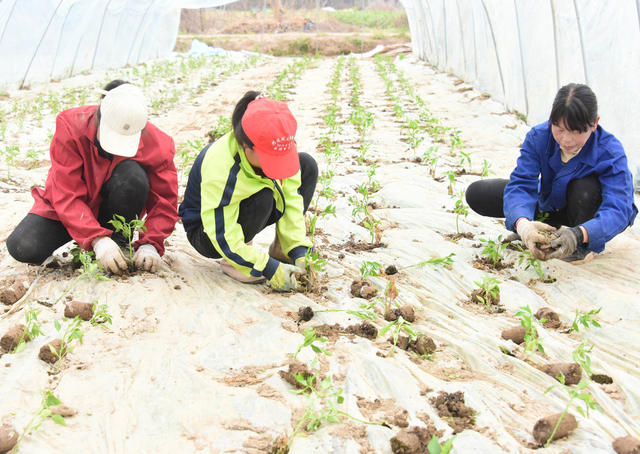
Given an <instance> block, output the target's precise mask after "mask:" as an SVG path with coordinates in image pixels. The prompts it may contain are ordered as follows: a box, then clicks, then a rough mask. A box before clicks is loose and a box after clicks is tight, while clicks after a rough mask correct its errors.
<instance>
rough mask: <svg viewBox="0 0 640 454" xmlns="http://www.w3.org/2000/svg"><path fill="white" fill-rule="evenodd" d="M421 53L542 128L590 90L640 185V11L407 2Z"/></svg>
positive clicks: (574, 4) (554, 2)
mask: <svg viewBox="0 0 640 454" xmlns="http://www.w3.org/2000/svg"><path fill="white" fill-rule="evenodd" d="M402 3H403V5H404V7H405V9H406V11H407V16H408V20H409V27H410V30H411V39H412V42H413V48H414V52H416V53H417V54H418V56H419V57H420V58H422V59H424V60H427V61H429V62H430V63H431V64H433V65H435V66H437V67H438V68H439V69H441V70H443V71H448V72H453V73H455V74H456V75H457V76H459V77H460V78H462V79H464V80H466V81H468V82H473V83H474V84H475V85H476V86H477V88H479V89H481V90H483V91H485V92H487V93H489V94H490V95H491V96H492V97H494V98H495V99H497V100H500V101H502V102H503V103H504V104H505V105H506V106H507V108H509V109H515V110H517V111H519V112H521V113H523V114H524V115H526V117H527V121H528V123H529V124H531V125H533V124H537V123H539V122H542V121H544V120H545V119H546V118H548V116H549V112H550V110H551V103H552V101H553V98H554V96H555V94H556V92H557V90H558V89H559V88H560V87H561V86H563V85H565V84H567V83H570V82H577V83H586V84H588V85H589V86H590V87H591V88H592V89H593V90H594V92H595V93H596V95H597V97H598V103H599V113H600V116H601V120H600V121H601V125H602V126H603V127H604V128H605V129H607V130H608V131H610V132H612V133H613V134H614V135H615V136H616V137H618V138H619V139H620V141H621V142H622V144H623V145H624V147H625V150H626V152H627V156H628V157H629V159H630V162H631V167H632V171H633V172H634V175H635V182H636V188H637V187H639V186H640V185H639V183H640V177H639V175H638V173H640V172H639V170H640V128H638V126H637V123H638V118H640V83H639V82H638V74H640V1H639V0H618V1H615V2H594V1H591V0H513V1H505V0H454V1H451V0H402Z"/></svg>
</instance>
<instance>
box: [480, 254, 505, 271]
mask: <svg viewBox="0 0 640 454" xmlns="http://www.w3.org/2000/svg"><path fill="white" fill-rule="evenodd" d="M473 267H474V268H476V269H478V270H487V271H500V270H503V269H505V268H510V267H511V264H509V263H505V262H504V260H502V259H498V261H497V262H496V263H495V264H494V263H493V260H491V258H489V257H477V256H476V259H475V260H474V261H473Z"/></svg>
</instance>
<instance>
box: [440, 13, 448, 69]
mask: <svg viewBox="0 0 640 454" xmlns="http://www.w3.org/2000/svg"><path fill="white" fill-rule="evenodd" d="M446 1H447V0H442V28H443V29H444V66H445V69H446V67H447V65H448V64H449V49H448V47H447V4H446Z"/></svg>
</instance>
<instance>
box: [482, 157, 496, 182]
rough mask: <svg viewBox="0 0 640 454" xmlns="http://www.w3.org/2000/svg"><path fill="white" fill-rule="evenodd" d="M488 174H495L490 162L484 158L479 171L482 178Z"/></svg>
mask: <svg viewBox="0 0 640 454" xmlns="http://www.w3.org/2000/svg"><path fill="white" fill-rule="evenodd" d="M489 174H494V175H495V172H494V171H493V170H491V163H490V162H489V161H487V160H486V159H484V160H483V161H482V172H481V175H482V178H487V177H488V176H489Z"/></svg>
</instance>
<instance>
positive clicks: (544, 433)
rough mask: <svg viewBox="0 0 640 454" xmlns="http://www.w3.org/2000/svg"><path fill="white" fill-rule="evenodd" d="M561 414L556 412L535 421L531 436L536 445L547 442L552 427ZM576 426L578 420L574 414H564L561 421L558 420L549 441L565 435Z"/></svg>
mask: <svg viewBox="0 0 640 454" xmlns="http://www.w3.org/2000/svg"><path fill="white" fill-rule="evenodd" d="M561 416H562V413H556V414H555V415H550V416H545V417H544V418H541V419H539V420H538V421H537V422H536V424H535V426H533V438H534V439H535V440H536V443H538V445H540V446H542V445H543V444H545V443H546V442H547V440H548V439H549V437H550V436H551V433H552V432H553V428H554V427H555V426H556V424H557V423H558V419H560V417H561ZM576 427H578V422H577V421H576V418H575V416H573V415H572V414H571V413H567V414H565V415H564V418H562V421H560V425H559V426H558V430H557V431H556V433H555V434H553V439H552V440H551V441H553V440H558V439H560V438H562V437H566V436H567V435H569V434H570V433H571V432H572V431H573V430H574V429H575V428H576Z"/></svg>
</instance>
